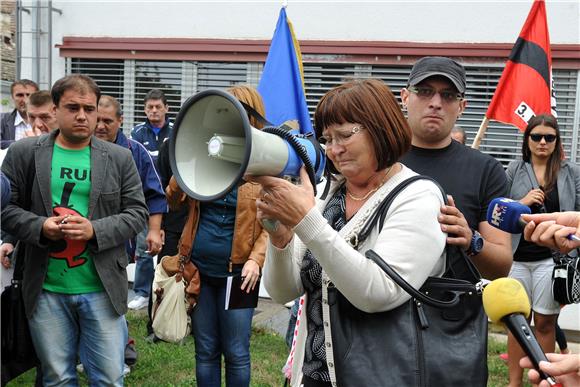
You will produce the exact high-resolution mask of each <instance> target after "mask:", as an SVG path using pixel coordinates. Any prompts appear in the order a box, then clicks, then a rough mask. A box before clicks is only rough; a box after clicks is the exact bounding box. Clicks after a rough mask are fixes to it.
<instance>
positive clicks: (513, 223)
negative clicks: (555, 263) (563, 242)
mask: <svg viewBox="0 0 580 387" xmlns="http://www.w3.org/2000/svg"><path fill="white" fill-rule="evenodd" d="M531 213H532V211H531V210H530V207H528V206H526V205H523V204H522V203H520V202H518V201H515V200H512V199H508V198H495V199H493V200H492V201H491V202H490V203H489V207H488V209H487V222H488V223H489V224H491V225H492V226H493V227H496V228H499V229H500V230H502V231H505V232H509V233H510V234H519V233H521V232H523V231H524V227H526V225H527V224H528V222H526V221H525V220H523V219H522V215H524V214H531ZM568 239H569V240H572V241H579V242H580V238H579V237H577V236H576V235H574V234H570V235H568Z"/></svg>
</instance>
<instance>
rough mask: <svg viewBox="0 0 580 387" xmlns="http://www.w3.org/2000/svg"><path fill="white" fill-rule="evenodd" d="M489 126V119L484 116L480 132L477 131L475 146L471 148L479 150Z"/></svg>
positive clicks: (472, 145) (474, 140)
mask: <svg viewBox="0 0 580 387" xmlns="http://www.w3.org/2000/svg"><path fill="white" fill-rule="evenodd" d="M487 125H489V118H487V117H486V116H484V117H483V120H482V121H481V125H480V126H479V130H478V131H477V134H476V135H475V138H474V139H473V144H471V147H472V148H473V149H479V145H480V144H481V140H483V137H484V136H485V131H486V130H487Z"/></svg>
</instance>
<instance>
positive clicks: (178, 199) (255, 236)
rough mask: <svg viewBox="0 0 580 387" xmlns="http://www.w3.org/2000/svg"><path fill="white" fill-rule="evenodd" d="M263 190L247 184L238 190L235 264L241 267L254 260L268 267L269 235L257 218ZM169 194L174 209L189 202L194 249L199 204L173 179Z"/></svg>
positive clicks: (168, 198) (231, 260)
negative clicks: (259, 199)
mask: <svg viewBox="0 0 580 387" xmlns="http://www.w3.org/2000/svg"><path fill="white" fill-rule="evenodd" d="M261 189H262V186H261V185H259V184H256V183H245V184H242V185H241V186H240V187H239V188H238V202H237V206H236V224H235V226H234V239H233V241H232V256H231V258H230V262H231V264H234V265H240V264H244V263H246V261H247V260H248V259H251V260H253V261H256V263H257V264H258V266H260V268H262V267H263V266H264V259H265V256H266V242H267V238H268V233H267V232H266V231H265V230H263V229H262V225H261V224H260V222H259V221H258V218H257V217H256V199H257V198H258V197H259V193H260V190H261ZM165 193H166V194H167V201H168V203H169V205H170V206H171V207H172V208H177V207H180V206H181V205H183V204H185V202H186V201H188V202H189V206H190V210H189V218H188V220H187V222H191V221H192V222H193V227H192V230H193V237H192V246H193V243H194V241H195V234H196V233H197V226H198V223H199V216H200V213H199V201H197V200H195V199H192V198H188V197H187V196H186V195H185V194H184V193H183V191H182V190H181V188H179V186H178V185H177V182H176V181H175V178H173V177H172V178H171V180H170V181H169V185H168V186H167V189H166V192H165ZM186 227H187V226H186Z"/></svg>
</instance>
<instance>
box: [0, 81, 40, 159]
mask: <svg viewBox="0 0 580 387" xmlns="http://www.w3.org/2000/svg"><path fill="white" fill-rule="evenodd" d="M36 91H38V85H37V84H36V83H35V82H33V81H31V80H29V79H21V80H18V81H15V82H14V83H12V85H11V86H10V94H11V95H12V101H14V110H13V111H12V112H11V113H5V114H2V118H1V120H0V145H1V148H2V149H6V148H8V146H10V144H12V143H13V142H14V141H16V140H20V139H21V138H23V137H25V132H26V131H27V130H30V124H29V123H28V114H27V110H26V104H27V103H28V98H29V97H30V94H32V93H34V92H36Z"/></svg>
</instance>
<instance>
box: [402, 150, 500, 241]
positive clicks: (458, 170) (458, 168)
mask: <svg viewBox="0 0 580 387" xmlns="http://www.w3.org/2000/svg"><path fill="white" fill-rule="evenodd" d="M400 161H401V162H402V163H403V164H405V165H406V166H407V167H409V168H411V169H412V170H414V171H415V172H417V173H419V174H421V175H427V176H430V177H432V178H434V179H435V180H436V181H437V182H439V184H441V186H442V187H443V189H444V190H445V192H446V193H447V194H448V195H451V196H453V199H454V200H455V204H456V206H457V208H458V209H459V211H461V212H462V213H463V216H465V219H466V220H467V222H468V223H469V226H470V227H471V228H472V229H474V230H477V229H478V225H479V223H480V222H483V221H486V217H487V207H488V206H489V202H490V201H491V200H492V199H495V198H497V197H505V196H507V194H508V187H507V180H506V175H505V172H504V169H503V167H502V166H501V164H500V163H499V162H498V161H497V160H495V159H494V158H493V157H491V156H489V155H486V154H485V153H481V152H479V151H477V150H474V149H471V148H469V147H467V146H465V145H462V144H460V143H458V142H456V141H451V144H450V145H449V146H447V147H445V148H442V149H425V148H418V147H415V146H413V147H412V148H411V150H410V151H409V152H408V153H407V154H405V155H404V156H403V157H402V158H401V160H400Z"/></svg>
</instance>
